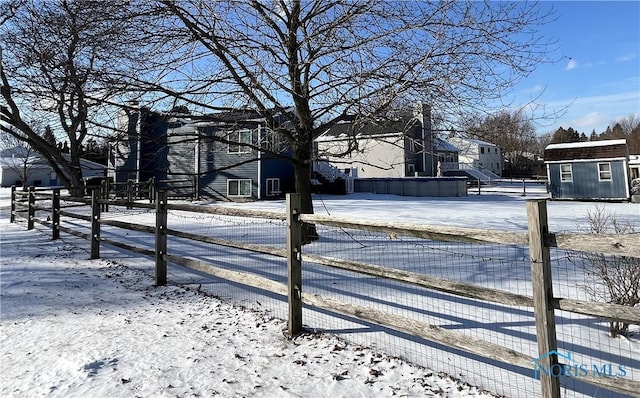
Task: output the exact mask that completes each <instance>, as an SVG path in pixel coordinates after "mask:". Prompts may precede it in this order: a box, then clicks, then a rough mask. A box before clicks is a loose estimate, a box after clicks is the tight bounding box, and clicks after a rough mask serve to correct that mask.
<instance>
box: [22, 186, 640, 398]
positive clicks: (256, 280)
mask: <svg viewBox="0 0 640 398" xmlns="http://www.w3.org/2000/svg"><path fill="white" fill-rule="evenodd" d="M155 194H156V199H155V204H151V203H140V202H131V201H127V200H109V199H104V198H103V196H102V194H101V192H100V190H99V189H96V190H94V191H93V195H92V197H91V199H87V198H69V197H65V198H64V200H65V201H68V202H70V201H73V202H76V203H81V204H83V205H91V216H86V215H78V214H73V213H71V212H68V211H65V210H63V208H61V207H60V200H61V197H60V191H59V190H53V191H52V192H51V193H45V192H43V191H40V190H39V191H35V190H34V188H33V187H31V188H29V190H28V191H27V192H19V191H16V190H15V188H14V189H12V196H11V198H12V199H11V221H12V222H14V220H15V217H16V216H17V215H21V214H22V215H24V214H26V216H24V218H26V219H27V228H29V229H31V228H33V224H34V222H38V223H40V224H43V225H47V226H49V227H51V228H52V238H53V239H57V238H58V237H59V234H60V231H63V232H66V233H69V234H72V235H75V236H79V237H82V238H85V239H87V240H89V241H90V242H91V258H92V259H95V258H98V257H99V256H100V244H101V243H106V244H110V245H113V246H116V247H120V248H124V249H127V250H130V251H133V252H135V253H139V254H143V255H147V256H151V257H154V258H155V283H156V285H157V286H161V285H164V284H166V282H167V264H168V263H175V264H179V265H181V266H184V267H187V268H190V269H193V270H197V271H201V272H205V273H207V274H210V275H214V276H216V277H219V278H224V279H227V280H229V281H231V282H237V283H241V284H244V285H248V286H253V287H257V288H260V289H264V290H268V291H271V292H273V293H277V294H280V295H284V296H287V297H288V303H289V304H288V305H289V311H288V333H289V334H290V335H296V334H297V333H299V332H300V331H301V329H302V325H303V318H302V308H303V303H306V304H308V305H312V306H316V307H319V308H322V309H326V310H329V311H335V312H339V313H342V314H345V315H349V316H353V317H356V318H359V319H362V320H365V321H369V322H373V323H376V324H379V325H382V326H385V327H388V328H391V329H394V330H398V331H401V332H404V333H408V334H411V335H414V336H418V337H420V338H423V339H426V340H430V341H433V342H436V343H440V344H443V345H446V346H448V347H452V348H456V349H459V350H462V351H465V352H468V353H470V354H474V355H479V356H482V357H485V358H489V359H493V360H496V361H500V362H504V363H508V364H513V365H517V366H521V367H524V368H528V369H532V371H533V364H534V360H538V364H539V365H540V366H543V367H545V368H546V369H551V370H554V369H556V370H557V369H559V367H561V366H562V364H561V362H560V360H559V358H558V356H557V355H554V354H552V355H546V354H548V353H553V352H557V349H558V347H557V343H556V330H555V311H556V310H562V311H568V312H572V313H576V314H583V315H588V316H593V317H599V318H602V319H607V320H616V321H623V322H627V323H630V324H640V308H638V307H628V306H622V305H617V304H608V303H596V302H590V301H581V300H572V299H567V298H561V297H555V296H554V295H553V290H552V288H551V286H552V284H551V282H552V277H551V260H550V254H549V248H550V247H557V248H560V249H567V250H576V251H587V252H599V253H603V254H611V255H623V256H629V257H637V258H640V238H639V237H638V235H637V234H598V235H594V234H553V233H550V232H549V226H548V223H547V207H546V201H544V200H530V201H527V217H528V225H529V231H528V233H527V234H525V233H516V232H504V231H490V233H488V231H487V230H481V229H473V228H457V227H442V226H427V225H416V224H398V223H385V222H373V221H361V220H351V219H342V218H338V217H332V216H323V215H313V214H301V212H300V210H299V209H300V208H301V206H300V197H299V195H296V194H288V195H287V210H286V214H282V213H270V212H258V211H249V210H238V209H230V208H223V207H217V206H196V205H189V204H170V203H168V202H167V192H166V191H157V192H156V193H155ZM42 199H48V200H51V204H52V205H51V207H48V208H45V207H39V206H37V202H38V200H42ZM103 205H112V206H126V207H127V208H145V209H154V210H155V212H156V223H155V227H151V226H144V225H138V224H131V223H126V222H121V221H116V220H106V219H101V217H100V216H101V209H102V208H104V206H103ZM169 210H177V211H186V212H195V213H205V214H218V215H228V216H237V217H251V218H264V219H277V220H286V225H287V235H286V236H287V238H286V248H284V249H278V248H274V247H269V246H263V245H257V244H249V243H241V242H235V241H230V240H225V239H219V238H214V237H208V236H202V235H196V234H192V233H187V232H183V231H177V230H172V229H170V228H169V226H168V225H167V213H168V211H169ZM36 211H49V212H51V216H50V219H49V220H41V219H38V218H36V217H35V214H36ZM61 216H64V217H73V218H77V219H82V220H85V221H89V222H91V233H90V234H86V233H81V232H78V231H75V230H73V229H71V228H66V227H63V226H61V225H60V217H61ZM305 223H306V224H319V225H326V226H333V227H339V228H349V229H360V230H365V231H375V232H385V233H392V234H397V235H406V236H413V237H418V238H423V239H428V240H436V241H453V242H472V243H480V244H482V243H488V244H509V245H523V246H526V245H528V246H529V248H530V249H529V252H530V260H531V275H532V285H533V286H532V287H533V297H529V296H526V295H521V294H515V293H510V292H506V291H502V290H497V289H493V288H488V287H482V286H477V285H472V284H467V283H461V282H455V281H450V280H446V279H442V278H437V277H432V276H427V275H424V274H419V273H414V272H411V271H406V270H399V269H393V268H388V267H383V266H378V265H373V264H367V263H362V262H356V261H348V260H339V259H335V258H328V257H323V256H319V255H311V254H304V253H303V250H302V248H303V246H302V230H303V226H304V225H305ZM100 225H111V226H115V227H119V228H125V229H129V230H135V231H140V232H148V233H150V234H154V235H155V249H154V250H149V249H144V248H139V247H135V246H132V245H129V244H126V243H122V242H119V241H115V240H113V239H105V238H101V237H100ZM170 235H171V236H176V237H180V238H186V239H191V240H195V241H199V242H206V243H211V244H215V245H222V246H227V247H234V248H237V249H242V250H247V251H251V252H257V253H263V254H268V255H272V256H277V257H283V258H286V259H287V275H288V283H287V284H286V285H285V284H282V283H279V282H276V281H273V280H270V279H268V278H265V277H262V276H258V275H254V274H249V273H245V272H239V271H234V270H228V269H222V268H218V267H215V266H212V265H211V264H208V263H206V262H204V261H202V260H197V259H194V258H190V257H184V256H177V255H173V254H170V253H167V237H168V236H170ZM303 262H310V263H315V264H322V265H325V266H328V267H333V268H337V269H342V270H348V271H352V272H357V273H360V274H364V275H369V276H375V277H379V278H384V279H388V280H393V281H398V282H402V283H405V284H408V285H413V286H419V287H422V288H426V289H432V290H435V291H439V292H445V293H448V294H453V295H457V296H461V297H466V298H472V299H477V300H483V301H485V302H492V303H498V304H503V305H508V306H521V307H530V308H533V309H534V313H535V324H536V335H537V341H538V353H539V354H540V356H541V357H539V359H536V358H533V357H531V356H529V355H525V354H523V353H519V352H516V351H514V350H512V349H508V348H505V347H502V346H500V345H497V344H494V343H490V342H487V341H484V340H481V339H477V338H473V337H470V336H466V335H463V334H461V333H458V332H455V331H451V330H446V329H443V328H441V327H438V326H436V325H431V324H427V323H422V322H418V321H415V320H411V319H408V318H405V317H403V316H400V315H396V314H391V313H385V312H382V311H380V310H378V309H372V308H370V307H366V306H362V305H356V304H352V303H347V302H344V301H341V300H339V299H335V298H330V297H327V296H321V295H317V294H305V293H303V291H304V290H303V279H302V263H303ZM540 380H541V391H542V396H543V397H553V398H556V397H560V384H559V378H558V377H556V376H554V375H547V374H545V373H544V372H541V373H540ZM581 380H583V381H585V382H587V383H590V384H593V385H595V386H597V387H600V388H605V389H608V390H611V391H615V392H618V393H622V394H629V395H635V394H637V392H638V391H640V382H639V381H637V380H630V379H624V378H610V377H596V376H591V375H587V376H585V377H583V378H581Z"/></svg>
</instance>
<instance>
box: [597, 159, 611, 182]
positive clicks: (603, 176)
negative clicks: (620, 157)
mask: <svg viewBox="0 0 640 398" xmlns="http://www.w3.org/2000/svg"><path fill="white" fill-rule="evenodd" d="M598 179H599V180H600V181H611V163H598Z"/></svg>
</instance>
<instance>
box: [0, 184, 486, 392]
mask: <svg viewBox="0 0 640 398" xmlns="http://www.w3.org/2000/svg"><path fill="white" fill-rule="evenodd" d="M2 196H3V198H2V203H1V206H2V210H3V211H2V212H1V214H0V231H1V232H0V290H1V291H0V396H3V397H31V396H53V397H55V396H59V397H88V396H92V397H105V396H112V397H113V396H118V397H129V396H130V397H134V396H135V397H165V396H166V397H169V396H171V397H176V396H178V397H195V396H224V397H246V396H263V397H288V396H308V397H311V396H313V397H323V396H327V397H329V396H330V397H358V396H361V397H369V396H380V397H386V396H416V397H423V396H447V397H466V396H479V395H485V393H482V392H480V391H478V389H476V388H474V387H471V386H469V385H466V384H464V383H462V382H459V381H456V380H453V379H451V378H450V377H448V376H446V375H441V374H437V373H435V372H433V371H430V370H428V369H424V368H421V367H417V366H413V365H410V364H408V363H406V362H403V361H401V360H399V359H395V358H390V357H387V356H384V355H381V354H379V353H377V352H375V351H372V350H369V349H367V348H364V347H361V346H358V345H352V344H347V343H345V342H344V341H341V340H339V339H337V338H335V337H332V336H328V335H321V334H307V335H303V336H300V337H298V338H296V339H293V340H290V339H287V338H286V337H285V336H284V334H283V330H284V329H285V328H286V324H285V323H284V322H282V321H280V320H276V319H272V318H270V317H267V316H265V315H262V314H260V313H256V312H250V311H247V310H245V309H243V308H240V307H236V306H233V305H230V304H227V303H225V302H222V301H221V300H219V299H217V298H215V297H212V296H210V295H207V294H206V293H204V292H202V291H200V290H198V289H193V288H189V287H187V286H176V285H173V286H171V285H170V286H167V287H162V288H155V287H153V286H152V283H153V275H152V274H151V273H149V272H148V267H146V268H147V270H146V271H145V267H144V266H141V265H140V264H139V263H140V262H143V261H148V260H144V259H140V260H135V259H134V258H133V257H132V258H129V259H127V260H126V261H124V260H118V261H117V262H116V261H113V260H107V259H100V260H92V261H90V260H88V257H89V254H88V252H87V251H86V250H84V249H80V248H78V247H77V246H75V245H74V244H73V239H69V240H68V242H67V243H65V240H66V239H63V240H62V241H51V240H50V238H49V235H45V234H43V233H41V232H38V231H26V230H24V226H19V225H15V224H9V222H8V219H9V214H8V208H7V207H8V202H7V200H6V199H7V198H6V195H2Z"/></svg>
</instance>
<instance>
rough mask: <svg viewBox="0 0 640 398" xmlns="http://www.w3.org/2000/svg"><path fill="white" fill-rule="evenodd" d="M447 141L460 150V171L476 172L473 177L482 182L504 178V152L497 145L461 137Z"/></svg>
mask: <svg viewBox="0 0 640 398" xmlns="http://www.w3.org/2000/svg"><path fill="white" fill-rule="evenodd" d="M447 141H449V142H450V143H451V144H453V145H455V146H456V147H457V148H458V150H459V154H458V166H459V169H460V170H475V171H476V172H475V173H474V174H473V175H472V177H475V178H479V179H481V180H485V179H489V180H491V179H495V178H499V177H500V176H502V165H503V159H502V151H501V150H500V147H498V146H497V145H495V144H492V143H490V142H485V141H480V140H475V139H468V138H460V137H451V138H448V139H447ZM476 174H477V175H476Z"/></svg>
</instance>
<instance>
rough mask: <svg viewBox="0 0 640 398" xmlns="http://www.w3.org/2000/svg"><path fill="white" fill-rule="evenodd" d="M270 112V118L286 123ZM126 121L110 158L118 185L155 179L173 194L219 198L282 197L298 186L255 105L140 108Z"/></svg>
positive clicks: (282, 146) (285, 152) (284, 150)
mask: <svg viewBox="0 0 640 398" xmlns="http://www.w3.org/2000/svg"><path fill="white" fill-rule="evenodd" d="M271 116H272V117H270V121H271V122H273V121H275V122H276V123H284V122H285V120H286V119H285V118H284V117H279V116H278V115H271ZM120 125H121V126H122V127H121V128H122V130H123V131H124V132H125V136H123V137H121V138H120V139H119V140H117V142H116V143H115V144H114V145H112V147H111V150H110V160H109V164H110V176H112V177H113V179H114V181H116V182H124V181H126V180H128V179H131V180H134V181H136V182H143V181H147V180H149V179H150V178H154V179H155V181H156V184H157V187H158V188H166V189H168V190H169V195H170V196H171V195H172V194H175V195H179V196H191V197H198V198H210V199H216V200H255V199H269V198H280V197H283V196H284V194H285V193H286V192H292V191H293V190H294V169H293V164H292V162H291V153H290V150H289V148H288V146H287V145H286V143H285V142H282V140H280V139H279V138H280V136H279V134H278V133H277V132H275V131H273V130H272V129H270V128H268V127H267V121H266V118H265V117H264V116H262V115H261V114H260V113H259V112H257V111H255V110H252V109H237V110H229V111H225V112H220V113H216V114H209V115H191V114H189V113H188V112H169V113H157V112H153V111H149V110H147V109H144V108H142V109H141V110H140V112H134V113H132V114H128V115H124V116H123V117H122V120H121V123H120ZM276 127H278V128H283V127H282V125H278V126H276ZM185 181H187V182H188V183H187V185H188V186H187V187H185ZM182 191H184V192H182ZM190 193H191V194H190Z"/></svg>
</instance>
